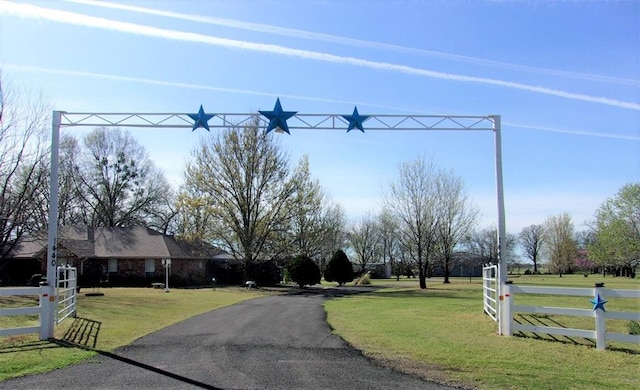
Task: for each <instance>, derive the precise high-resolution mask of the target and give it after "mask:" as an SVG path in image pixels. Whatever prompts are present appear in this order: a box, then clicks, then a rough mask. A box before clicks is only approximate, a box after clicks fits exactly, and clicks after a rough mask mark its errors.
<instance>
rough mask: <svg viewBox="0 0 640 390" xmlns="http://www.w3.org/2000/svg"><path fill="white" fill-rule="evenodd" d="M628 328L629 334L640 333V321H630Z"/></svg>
mask: <svg viewBox="0 0 640 390" xmlns="http://www.w3.org/2000/svg"><path fill="white" fill-rule="evenodd" d="M627 328H629V334H632V335H640V321H629V322H628V323H627Z"/></svg>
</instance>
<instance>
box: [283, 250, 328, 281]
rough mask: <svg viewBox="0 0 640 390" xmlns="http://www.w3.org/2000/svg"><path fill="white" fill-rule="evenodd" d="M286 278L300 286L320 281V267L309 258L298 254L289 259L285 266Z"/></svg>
mask: <svg viewBox="0 0 640 390" xmlns="http://www.w3.org/2000/svg"><path fill="white" fill-rule="evenodd" d="M287 272H288V279H289V280H292V281H293V282H294V283H296V284H297V285H298V286H300V288H304V286H313V285H314V284H318V283H320V268H319V267H318V264H316V262H315V261H313V260H311V258H309V257H307V256H304V255H300V256H296V257H294V258H293V259H291V261H290V263H289V266H288V267H287Z"/></svg>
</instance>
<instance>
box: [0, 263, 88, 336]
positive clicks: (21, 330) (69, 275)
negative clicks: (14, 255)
mask: <svg viewBox="0 0 640 390" xmlns="http://www.w3.org/2000/svg"><path fill="white" fill-rule="evenodd" d="M57 270H58V273H57V277H58V283H57V286H56V289H57V294H56V297H55V298H54V297H52V296H50V295H49V287H48V286H40V287H11V288H1V289H0V297H15V296H34V295H38V296H39V299H38V305H37V306H26V307H24V306H23V307H10V308H0V317H9V316H25V315H33V314H37V315H38V323H37V324H36V325H32V326H22V327H17V328H2V329H0V337H3V336H13V335H19V334H29V333H39V334H40V340H46V339H47V338H49V337H52V336H51V335H50V334H49V328H50V325H51V323H52V322H51V321H50V320H49V318H50V317H49V316H48V310H47V307H48V304H49V303H50V302H54V301H56V302H55V303H56V304H55V307H56V308H57V309H56V312H55V323H56V324H59V323H61V322H62V321H63V320H64V319H65V318H67V317H69V316H73V317H75V316H76V301H77V290H76V287H77V269H76V268H75V267H67V266H61V267H58V268H57Z"/></svg>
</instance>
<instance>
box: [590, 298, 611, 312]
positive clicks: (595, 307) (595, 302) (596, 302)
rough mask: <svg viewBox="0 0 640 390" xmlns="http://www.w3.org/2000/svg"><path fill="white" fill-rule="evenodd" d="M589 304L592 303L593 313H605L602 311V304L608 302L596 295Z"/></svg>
mask: <svg viewBox="0 0 640 390" xmlns="http://www.w3.org/2000/svg"><path fill="white" fill-rule="evenodd" d="M590 302H591V303H593V311H596V310H598V309H602V311H606V310H605V309H604V304H605V303H607V302H609V301H607V300H606V299H602V297H601V296H600V294H598V295H596V297H595V298H593V299H592V300H591V301H590Z"/></svg>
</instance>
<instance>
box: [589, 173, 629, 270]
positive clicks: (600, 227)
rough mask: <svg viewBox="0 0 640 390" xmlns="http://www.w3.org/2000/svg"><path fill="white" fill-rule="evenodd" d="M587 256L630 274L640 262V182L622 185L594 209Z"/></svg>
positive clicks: (600, 263)
mask: <svg viewBox="0 0 640 390" xmlns="http://www.w3.org/2000/svg"><path fill="white" fill-rule="evenodd" d="M594 233H595V240H594V242H592V243H590V244H589V245H588V246H587V247H588V251H589V257H590V258H591V259H592V260H593V261H595V262H596V263H597V264H598V265H600V266H604V267H609V268H613V269H614V270H617V271H619V272H623V273H626V274H628V275H629V276H632V275H633V274H635V268H636V267H637V266H638V264H639V263H640V182H638V183H630V184H626V185H624V186H623V187H622V188H620V190H619V191H618V193H617V194H616V195H615V196H614V197H612V198H609V199H607V200H606V201H605V202H604V203H603V204H602V205H601V206H600V208H599V209H598V211H597V212H596V221H595V226H594Z"/></svg>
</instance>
